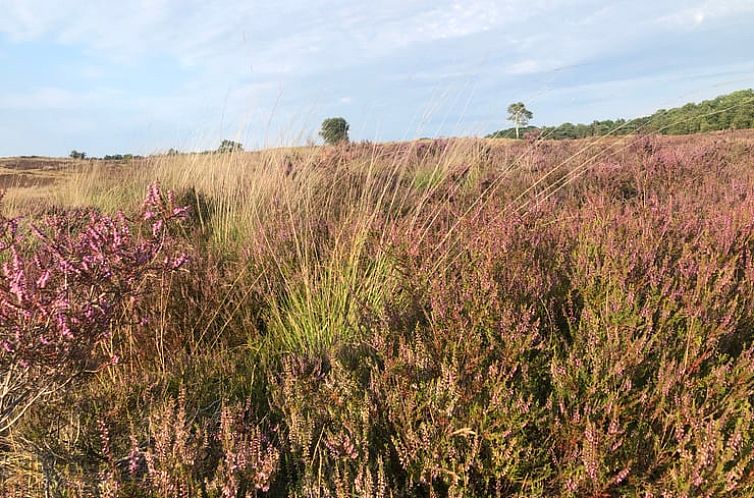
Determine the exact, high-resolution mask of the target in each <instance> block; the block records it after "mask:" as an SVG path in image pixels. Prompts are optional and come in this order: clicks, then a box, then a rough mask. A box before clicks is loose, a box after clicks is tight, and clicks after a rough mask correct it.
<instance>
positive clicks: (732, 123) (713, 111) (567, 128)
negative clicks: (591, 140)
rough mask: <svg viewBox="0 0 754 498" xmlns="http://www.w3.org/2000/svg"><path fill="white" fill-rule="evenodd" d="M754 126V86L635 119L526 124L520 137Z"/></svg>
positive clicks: (500, 134) (510, 132) (511, 131)
mask: <svg viewBox="0 0 754 498" xmlns="http://www.w3.org/2000/svg"><path fill="white" fill-rule="evenodd" d="M747 128H754V90H751V89H748V90H739V91H736V92H733V93H729V94H727V95H721V96H719V97H716V98H714V99H712V100H705V101H702V102H700V103H698V104H694V103H689V104H686V105H684V106H682V107H675V108H673V109H660V110H658V111H657V112H655V113H654V114H652V115H651V116H644V117H640V118H635V119H629V120H626V119H616V120H612V119H607V120H604V121H593V122H592V123H591V124H573V123H563V124H561V125H558V126H542V127H537V126H527V127H525V128H521V129H520V131H521V135H520V136H521V137H522V138H523V137H524V136H526V135H527V134H530V133H532V132H534V133H539V134H541V135H542V136H543V138H550V139H555V140H562V139H566V138H586V137H594V136H604V135H629V134H633V133H642V132H644V133H660V134H663V135H686V134H690V133H700V132H708V131H719V130H731V129H734V130H742V129H747ZM488 137H489V138H516V129H515V128H507V129H504V130H498V131H496V132H494V133H492V134H490V135H488Z"/></svg>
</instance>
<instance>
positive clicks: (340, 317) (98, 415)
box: [0, 130, 754, 498]
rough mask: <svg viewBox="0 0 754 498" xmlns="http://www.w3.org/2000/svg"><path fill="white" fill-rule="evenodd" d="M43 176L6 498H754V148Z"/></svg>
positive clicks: (163, 164) (6, 310)
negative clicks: (638, 497) (753, 411)
mask: <svg viewBox="0 0 754 498" xmlns="http://www.w3.org/2000/svg"><path fill="white" fill-rule="evenodd" d="M19 164H20V163H19V162H18V160H17V161H16V162H15V163H13V164H6V165H2V164H0V167H2V168H3V171H2V176H0V179H1V180H2V182H3V185H4V186H6V187H7V188H8V192H7V194H6V196H5V199H4V200H3V204H2V211H1V212H2V213H3V217H2V218H0V260H2V274H1V275H0V373H1V374H2V375H0V494H2V496H28V495H31V496H62V497H83V496H102V497H154V498H163V497H165V498H168V497H171V498H172V497H176V498H177V497H194V496H196V497H204V496H207V497H236V496H339V497H345V496H375V497H376V496H479V497H481V496H520V497H524V496H526V497H530V496H595V497H596V496H619V495H628V496H646V497H650V496H678V497H680V496H752V494H754V438H753V437H752V436H753V435H754V413H752V410H753V409H752V406H753V403H754V340H753V339H754V168H753V167H752V166H754V132H752V131H744V130H741V131H725V132H719V133H709V134H702V135H694V136H658V135H626V136H621V137H599V138H591V139H582V140H570V141H551V140H546V139H544V137H542V136H540V137H538V138H534V137H532V138H530V139H529V140H520V141H512V140H482V139H452V140H429V141H419V142H412V143H398V144H372V143H361V144H341V145H338V146H332V147H311V148H299V149H278V150H271V151H261V152H249V153H245V152H238V151H231V152H227V153H215V154H179V155H165V156H160V157H152V158H145V159H134V160H132V161H129V162H113V163H107V164H102V163H100V162H93V163H88V162H86V161H72V162H71V163H70V164H65V165H61V164H59V163H56V162H54V161H53V162H52V163H50V164H49V165H48V167H47V168H46V169H35V168H26V169H24V168H23V165H21V166H19ZM6 170H7V171H6Z"/></svg>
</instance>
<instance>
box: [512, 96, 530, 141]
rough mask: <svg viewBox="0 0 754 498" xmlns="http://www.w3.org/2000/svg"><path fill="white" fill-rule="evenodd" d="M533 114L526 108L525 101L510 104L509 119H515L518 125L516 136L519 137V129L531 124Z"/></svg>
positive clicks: (514, 122) (514, 121)
mask: <svg viewBox="0 0 754 498" xmlns="http://www.w3.org/2000/svg"><path fill="white" fill-rule="evenodd" d="M533 116H534V114H532V112H531V111H530V110H529V109H527V108H526V106H525V105H524V103H523V102H516V103H514V104H511V105H509V106H508V121H513V124H514V126H515V127H516V138H519V137H518V129H519V128H520V127H522V126H526V125H527V124H529V120H530V119H531V118H532V117H533Z"/></svg>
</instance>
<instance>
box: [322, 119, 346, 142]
mask: <svg viewBox="0 0 754 498" xmlns="http://www.w3.org/2000/svg"><path fill="white" fill-rule="evenodd" d="M348 129H349V125H348V122H347V121H346V120H345V119H344V118H327V119H325V120H324V121H322V128H321V129H320V131H319V136H321V137H322V139H323V140H324V141H325V143H326V144H328V145H334V144H337V143H341V142H348Z"/></svg>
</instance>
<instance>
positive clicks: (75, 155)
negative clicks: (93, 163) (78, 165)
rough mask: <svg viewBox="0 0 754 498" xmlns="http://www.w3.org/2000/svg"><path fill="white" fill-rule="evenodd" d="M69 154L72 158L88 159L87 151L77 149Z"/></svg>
mask: <svg viewBox="0 0 754 498" xmlns="http://www.w3.org/2000/svg"><path fill="white" fill-rule="evenodd" d="M68 156H69V157H70V158H71V159H86V152H79V151H77V150H72V151H71V153H70V154H69V155H68Z"/></svg>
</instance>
